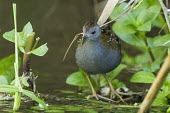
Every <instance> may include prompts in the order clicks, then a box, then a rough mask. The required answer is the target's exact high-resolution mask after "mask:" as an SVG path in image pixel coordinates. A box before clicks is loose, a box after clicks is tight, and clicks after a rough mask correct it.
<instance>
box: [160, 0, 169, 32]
mask: <svg viewBox="0 0 170 113" xmlns="http://www.w3.org/2000/svg"><path fill="white" fill-rule="evenodd" d="M158 1H159V4H160V5H161V7H162V10H163V12H164V17H165V20H166V23H167V25H168V29H169V31H170V22H169V19H168V11H167V8H166V7H165V5H164V3H163V1H162V0H158Z"/></svg>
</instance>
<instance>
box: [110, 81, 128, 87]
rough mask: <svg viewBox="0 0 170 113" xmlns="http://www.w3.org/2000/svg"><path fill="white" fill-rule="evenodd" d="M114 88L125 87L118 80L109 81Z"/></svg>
mask: <svg viewBox="0 0 170 113" xmlns="http://www.w3.org/2000/svg"><path fill="white" fill-rule="evenodd" d="M111 83H112V85H113V87H114V88H116V89H117V88H120V87H125V86H126V85H125V84H124V83H123V82H120V81H119V80H118V79H114V80H112V81H111Z"/></svg>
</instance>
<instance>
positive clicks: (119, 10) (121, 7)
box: [110, 2, 127, 20]
mask: <svg viewBox="0 0 170 113" xmlns="http://www.w3.org/2000/svg"><path fill="white" fill-rule="evenodd" d="M126 5H127V3H124V2H123V3H121V4H119V5H117V6H116V7H115V8H114V10H113V11H112V13H111V15H110V19H111V20H114V19H115V18H116V17H118V16H120V14H122V13H123V11H124V7H125V6H126Z"/></svg>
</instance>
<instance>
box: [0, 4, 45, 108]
mask: <svg viewBox="0 0 170 113" xmlns="http://www.w3.org/2000/svg"><path fill="white" fill-rule="evenodd" d="M13 14H14V30H12V31H9V32H6V33H4V34H3V37H4V38H5V39H6V40H8V41H11V42H13V43H15V55H11V56H9V57H6V58H4V59H2V60H1V61H0V92H7V93H11V92H12V93H15V96H14V97H15V98H14V105H13V110H18V109H19V107H20V102H21V96H22V93H23V94H25V95H26V96H28V97H30V98H31V99H33V100H35V101H37V102H38V103H39V104H40V105H42V106H43V108H44V109H46V108H47V106H46V104H45V103H44V101H42V100H41V99H39V98H38V97H37V96H36V95H35V94H34V92H31V91H28V90H25V89H23V88H24V87H25V86H26V87H28V86H29V84H28V82H27V80H28V77H25V76H22V77H19V75H18V74H19V67H20V64H21V63H20V62H19V56H18V54H19V52H18V48H19V49H20V51H21V52H23V53H24V57H23V59H24V62H23V64H27V63H29V62H27V61H28V58H29V57H30V55H28V53H26V52H30V53H29V54H35V55H37V56H43V55H45V53H46V52H47V51H48V47H47V44H44V45H42V46H40V47H38V48H36V49H35V47H36V46H37V43H38V41H39V38H37V39H36V42H35V43H34V45H33V41H34V36H35V33H34V32H33V28H32V25H31V23H30V22H28V23H27V24H26V25H25V26H24V28H23V30H22V31H21V32H17V21H16V4H13ZM32 45H33V47H32ZM14 77H15V79H14ZM13 79H14V81H13V82H12V84H11V85H7V84H9V83H10V82H11V81H12V80H13ZM7 80H8V81H7ZM4 84H5V85H4Z"/></svg>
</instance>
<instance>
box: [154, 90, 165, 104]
mask: <svg viewBox="0 0 170 113" xmlns="http://www.w3.org/2000/svg"><path fill="white" fill-rule="evenodd" d="M166 105H168V99H167V98H166V97H165V96H164V94H163V93H162V92H159V93H158V94H157V96H156V98H155V99H154V101H153V103H152V106H166Z"/></svg>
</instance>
